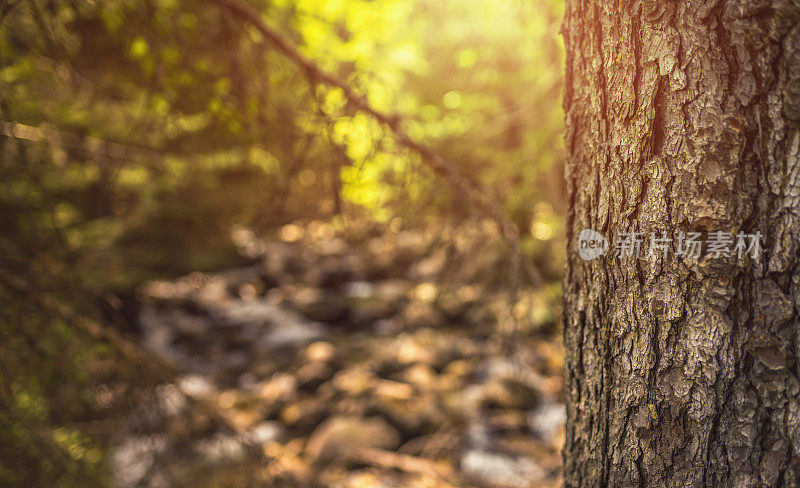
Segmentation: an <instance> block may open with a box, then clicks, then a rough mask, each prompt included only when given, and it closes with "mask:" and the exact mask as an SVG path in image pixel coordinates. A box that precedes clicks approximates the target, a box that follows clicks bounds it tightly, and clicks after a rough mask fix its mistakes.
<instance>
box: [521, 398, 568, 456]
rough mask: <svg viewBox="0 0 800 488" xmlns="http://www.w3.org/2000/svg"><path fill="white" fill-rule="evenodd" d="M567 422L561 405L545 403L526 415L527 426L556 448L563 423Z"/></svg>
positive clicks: (565, 412) (565, 413) (564, 410)
mask: <svg viewBox="0 0 800 488" xmlns="http://www.w3.org/2000/svg"><path fill="white" fill-rule="evenodd" d="M566 420H567V411H566V407H565V406H564V404H562V403H556V402H545V403H542V404H541V405H539V406H538V407H536V408H535V409H534V410H531V411H530V412H529V413H528V426H529V427H530V429H531V431H533V432H534V433H535V434H536V435H538V436H539V437H540V438H542V439H543V440H545V441H547V442H549V443H551V444H553V445H556V446H558V445H559V443H560V442H561V435H560V434H562V431H563V429H564V423H565V422H566Z"/></svg>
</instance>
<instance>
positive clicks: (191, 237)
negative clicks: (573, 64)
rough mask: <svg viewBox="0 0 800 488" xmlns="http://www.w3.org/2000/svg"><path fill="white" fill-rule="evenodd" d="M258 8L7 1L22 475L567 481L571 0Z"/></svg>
mask: <svg viewBox="0 0 800 488" xmlns="http://www.w3.org/2000/svg"><path fill="white" fill-rule="evenodd" d="M232 5H233V8H232V7H231V6H232ZM241 5H242V4H239V3H236V2H230V1H218V2H217V1H201V0H144V1H141V0H136V1H134V0H94V1H73V0H4V1H3V2H0V485H2V486H25V487H36V486H47V487H67V486H82V487H93V486H209V487H211V486H305V485H306V484H309V485H314V484H318V485H322V486H453V485H454V486H472V485H473V484H475V485H482V486H533V485H532V484H531V483H539V484H538V485H536V486H540V485H541V486H556V485H557V484H558V483H559V476H560V475H559V473H558V463H559V462H560V457H559V456H560V454H559V449H560V445H559V442H560V441H559V438H558V433H557V428H556V427H554V425H557V424H558V423H559V422H563V418H562V417H561V416H562V414H563V413H560V410H559V408H560V407H559V405H560V402H561V401H562V392H561V388H562V386H561V376H560V375H561V362H560V361H561V354H562V353H561V351H560V345H559V344H560V337H559V335H560V331H559V327H560V325H559V320H560V318H559V315H560V310H559V302H560V283H559V282H560V279H561V273H562V268H563V262H564V257H563V248H564V242H563V240H564V238H563V229H562V220H563V214H564V212H565V209H564V202H563V195H564V187H563V183H562V179H563V164H562V158H563V154H562V153H563V150H562V136H561V132H562V118H563V117H562V111H561V106H560V98H561V77H562V56H563V53H562V47H561V41H560V38H559V36H558V29H559V25H560V20H561V16H562V5H561V1H559V0H464V1H452V2H448V1H441V0H247V5H249V6H250V7H252V10H246V11H247V12H249V13H251V14H254V17H253V18H250V19H248V18H246V16H245V15H243V14H242V10H241V8H240V7H241ZM237 8H239V10H237ZM254 19H255V20H256V21H257V22H256V21H254ZM258 22H261V23H263V25H265V26H267V28H268V29H270V32H274V33H277V34H278V35H279V36H280V38H279V39H280V41H278V42H276V40H275V39H269V38H268V36H265V35H264V32H259V29H258V25H257V24H258ZM280 42H283V43H285V45H284V46H290V48H289V52H288V53H287V50H286V49H285V48H282V47H281V45H280ZM291 46H294V48H293V49H294V50H296V51H294V50H293V49H292V48H291ZM309 63H310V64H309ZM309 66H311V68H310V67H309ZM330 81H334V82H335V83H334V85H336V84H340V85H343V86H346V87H347V89H346V90H345V89H343V88H342V86H338V87H337V86H333V85H331V83H330ZM375 113H377V114H386V115H385V117H384V120H379V119H378V118H376V117H375ZM437 165H438V166H437ZM442 168H445V169H444V170H443V169H442ZM459 182H460V183H459ZM465 188H471V189H472V190H473V192H472V193H470V192H465ZM476 195H477V200H481V199H483V200H482V201H477V200H476ZM504 225H505V226H507V228H504V227H503V226H504ZM517 239H518V240H517ZM520 268H521V269H525V270H528V271H524V272H520V271H519V269H520ZM264 337H269V338H270V339H264ZM520 366H521V367H520ZM165 398H167V399H170V398H171V400H169V401H167V400H165ZM409 412H410V413H409ZM348 422H349V423H348ZM351 424H352V425H351ZM350 428H352V429H353V430H354V431H358V432H372V433H375V434H370V435H368V436H366V437H367V439H364V440H363V442H362V444H364V445H359V446H356V447H358V449H355V451H353V450H350V451H349V452H347V453H342V452H338V451H337V453H336V454H335V455H333V454H330V453H329V452H328V451H330V447H329V446H330V445H340V444H342V440H341V439H340V438H337V435H339V436H341V435H343V434H342V433H341V432H349V431H348V429H350ZM337 432H338V434H337ZM376 432H377V433H376ZM352 437H353V435H352V434H350V433H348V434H346V435H344V438H345V439H352ZM355 437H358V436H357V435H356V436H355ZM331 439H333V440H331ZM371 439H372V440H371ZM374 439H383V440H381V441H380V443H378V444H374V442H375V441H374ZM365 445H366V447H368V448H369V449H362V448H363V447H365ZM237 446H238V447H237ZM432 446H433V447H432ZM253 447H255V449H250V448H253ZM370 449H372V450H370ZM251 451H257V452H256V453H255V454H253V453H252V452H251ZM340 451H341V450H340ZM354 452H356V454H354ZM243 453H244V454H243ZM254 456H255V457H254ZM159 459H160V460H161V463H160V464H159V463H157V462H156V460H159ZM254 459H256V460H257V462H253V460H254ZM198 460H202V462H200V461H198ZM426 463H429V464H426ZM503 463H505V464H503ZM209 466H213V469H211V470H209ZM223 466H236V468H235V469H231V470H226V469H225V468H224V467H223ZM243 466H246V467H243ZM209 473H211V474H209ZM514 476H516V478H515V477H514ZM281 483H283V484H281ZM393 483H394V484H393Z"/></svg>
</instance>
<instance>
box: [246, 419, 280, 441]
mask: <svg viewBox="0 0 800 488" xmlns="http://www.w3.org/2000/svg"><path fill="white" fill-rule="evenodd" d="M285 433H286V429H285V428H284V427H283V425H281V423H280V422H275V421H270V420H265V421H263V422H261V423H259V424H258V425H256V426H255V427H253V428H252V429H250V435H251V439H252V441H253V442H255V443H256V444H264V443H265V442H277V441H280V440H281V439H282V438H283V436H284V435H285Z"/></svg>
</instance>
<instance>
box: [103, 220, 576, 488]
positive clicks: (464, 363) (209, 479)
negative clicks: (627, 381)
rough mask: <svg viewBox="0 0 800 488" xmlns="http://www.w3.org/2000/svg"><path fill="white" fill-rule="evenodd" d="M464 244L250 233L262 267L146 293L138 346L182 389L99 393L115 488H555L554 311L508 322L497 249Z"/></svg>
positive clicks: (242, 233) (307, 232)
mask: <svg viewBox="0 0 800 488" xmlns="http://www.w3.org/2000/svg"><path fill="white" fill-rule="evenodd" d="M454 232H455V231H452V230H447V229H440V230H438V231H437V232H424V231H400V232H396V233H393V234H391V235H387V234H380V233H370V232H369V231H368V230H365V231H364V232H362V233H361V234H359V235H358V236H357V237H352V236H351V237H349V238H347V239H345V238H343V237H341V236H340V235H339V234H338V233H336V232H334V231H333V229H332V228H331V227H330V225H328V224H324V223H319V222H316V223H312V224H310V225H308V226H297V225H289V226H285V227H284V228H283V229H282V231H281V233H280V236H279V237H276V238H275V239H274V240H272V241H265V240H261V239H257V238H256V237H254V236H253V235H252V233H250V232H249V231H246V230H243V229H240V230H239V231H237V232H235V233H234V236H233V237H234V241H235V242H236V244H237V246H238V247H239V249H240V252H241V253H242V254H243V255H244V256H247V258H248V259H249V262H250V263H251V264H249V265H247V266H243V267H239V268H235V269H229V270H225V271H221V272H218V273H193V274H191V275H188V276H185V277H182V278H179V279H176V280H171V281H158V282H151V283H147V284H145V285H143V286H142V287H141V288H140V289H139V290H138V292H137V306H136V307H137V317H138V318H137V321H138V338H139V340H140V344H141V346H142V347H143V348H144V349H146V350H147V351H149V352H150V353H152V354H154V355H156V356H159V357H160V358H162V359H164V360H166V361H169V362H170V363H172V364H174V365H175V367H176V369H177V370H178V371H179V378H178V380H177V381H175V382H174V383H167V384H160V385H157V386H155V387H152V388H149V389H147V393H146V394H142V395H139V396H138V397H137V399H135V400H132V399H131V396H130V395H128V394H123V393H122V392H121V391H120V392H115V391H114V389H113V388H111V389H109V391H107V392H105V395H106V397H107V398H106V400H105V401H106V403H107V404H109V405H113V404H125V405H128V407H127V408H128V409H129V411H130V412H131V413H130V414H129V415H128V420H127V422H126V428H125V429H123V430H122V431H120V433H119V434H118V435H117V436H116V439H114V444H115V446H116V447H115V448H114V450H113V453H112V465H113V469H114V472H115V477H116V480H117V482H118V484H119V485H120V486H123V487H148V486H149V487H161V486H165V487H166V486H169V487H175V486H192V487H209V488H210V487H222V486H237V487H238V486H286V487H295V486H297V487H302V486H329V487H343V488H344V487H407V486H415V487H416V486H419V487H446V486H480V487H505V488H526V487H555V486H560V485H561V483H562V478H561V472H560V465H561V455H560V449H561V445H562V443H563V422H564V405H563V380H562V367H563V351H562V349H561V345H560V338H559V337H558V332H557V331H558V327H557V326H556V325H555V324H556V322H557V320H558V319H557V312H556V311H553V310H547V309H546V305H544V304H545V303H546V301H542V300H539V301H538V302H537V301H536V300H533V301H532V302H530V303H529V304H528V306H526V307H523V308H522V309H520V308H519V306H518V307H517V308H515V307H514V306H513V305H514V303H517V301H516V300H513V299H512V297H513V296H515V295H514V294H513V293H512V291H510V290H508V289H507V287H505V286H504V285H503V283H502V279H500V280H497V279H493V278H492V277H496V276H497V275H498V270H500V269H502V268H503V267H504V261H503V258H502V256H501V253H500V252H499V251H497V249H498V248H499V247H500V246H498V245H497V242H496V241H493V240H492V239H486V238H485V236H484V233H483V232H482V229H481V228H480V225H477V224H476V226H474V228H467V229H464V228H461V227H460V228H459V231H458V232H457V233H454ZM523 294H527V296H533V297H535V296H536V295H535V294H534V293H533V292H532V291H530V290H527V289H526V290H522V293H521V294H520V295H518V296H522V295H523ZM512 302H513V303H512ZM543 308H545V309H543ZM509 311H512V312H511V313H515V314H517V315H518V316H524V317H526V318H528V319H530V320H529V322H530V323H533V326H532V327H528V328H526V329H525V330H518V331H516V332H509V331H508V327H506V330H505V331H503V327H502V324H503V323H505V322H504V321H507V319H508V317H509V316H510V315H509V313H510V312H509ZM131 404H133V408H132V409H131V408H130V405H131Z"/></svg>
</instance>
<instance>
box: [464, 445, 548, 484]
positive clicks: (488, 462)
mask: <svg viewBox="0 0 800 488" xmlns="http://www.w3.org/2000/svg"><path fill="white" fill-rule="evenodd" d="M461 470H462V471H463V472H464V474H465V475H467V476H468V477H470V478H471V479H473V480H474V481H475V482H476V483H479V484H482V485H485V486H491V487H493V488H527V487H529V486H531V485H532V484H533V483H534V482H536V481H539V480H541V479H542V478H543V477H544V472H543V471H542V469H541V468H540V467H539V466H537V465H536V463H534V462H533V461H532V460H530V459H526V458H523V457H518V456H513V455H510V454H505V453H501V452H493V451H489V450H485V449H470V450H468V451H467V452H465V453H464V455H463V456H462V457H461Z"/></svg>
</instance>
